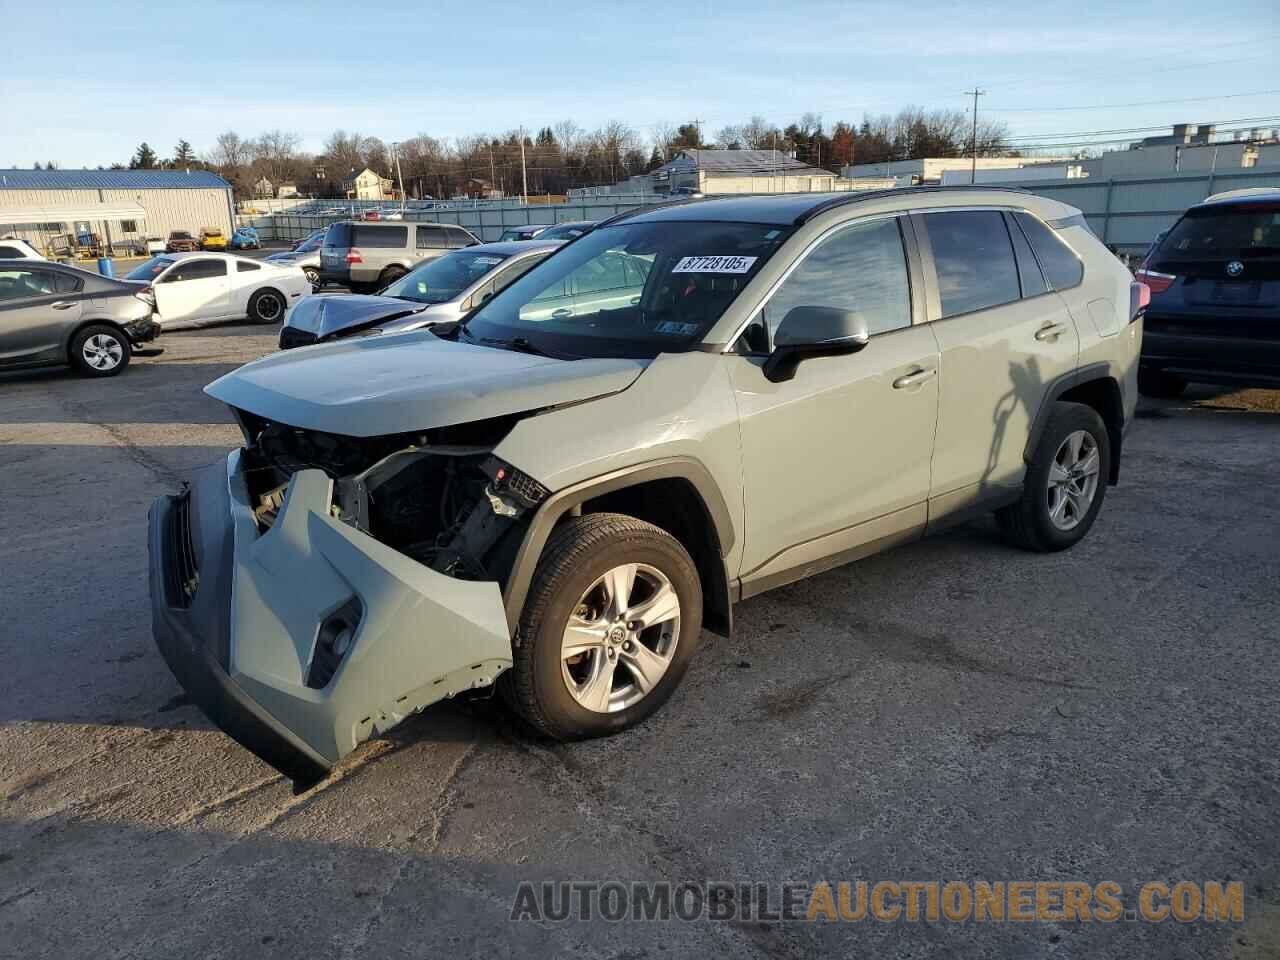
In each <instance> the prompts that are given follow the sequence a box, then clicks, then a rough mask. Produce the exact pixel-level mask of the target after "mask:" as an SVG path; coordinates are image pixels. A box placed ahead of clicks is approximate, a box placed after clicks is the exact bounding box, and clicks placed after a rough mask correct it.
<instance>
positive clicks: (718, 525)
mask: <svg viewBox="0 0 1280 960" xmlns="http://www.w3.org/2000/svg"><path fill="white" fill-rule="evenodd" d="M652 480H685V481H687V482H688V483H689V484H690V485H692V487H693V489H694V491H695V492H696V493H697V495H698V496H699V497H700V498H701V500H702V503H703V505H704V506H705V507H706V508H707V514H708V515H709V516H710V517H711V522H712V524H713V525H714V526H715V530H716V537H717V540H718V541H719V544H720V556H721V557H722V558H723V557H724V556H726V555H727V554H728V553H729V550H730V549H731V548H732V547H733V544H734V536H735V534H734V529H733V520H732V517H731V515H730V513H729V507H728V505H727V504H726V503H725V499H724V495H723V494H722V493H721V492H720V487H719V486H718V485H717V484H716V482H715V480H714V478H712V476H711V472H710V471H709V470H708V469H707V468H706V467H705V466H703V465H702V463H701V462H700V461H698V460H695V459H694V458H692V457H667V458H664V459H662V460H651V461H649V462H648V463H639V464H634V465H632V466H629V467H623V468H622V469H620V470H614V471H611V472H609V473H605V474H601V475H600V476H598V477H592V478H591V479H589V480H583V481H581V482H579V483H575V484H572V485H570V486H568V487H565V488H564V489H563V490H558V491H556V492H555V493H553V494H551V496H549V497H548V498H547V499H546V500H545V501H543V503H542V505H541V506H539V507H538V510H537V512H536V513H535V514H534V515H533V519H532V521H530V523H529V529H528V530H527V531H525V535H524V540H523V541H521V543H520V549H519V550H518V551H517V552H516V558H515V562H514V563H513V564H512V567H511V574H510V575H509V576H508V577H507V582H506V585H505V586H504V587H503V590H502V602H503V605H504V606H505V607H506V613H507V625H508V627H509V628H510V629H511V631H512V633H513V634H514V632H515V629H516V627H517V625H518V624H519V623H520V614H521V611H522V610H523V609H524V602H525V599H526V597H528V595H529V586H530V584H531V583H532V582H533V574H534V571H535V570H536V569H537V567H538V560H539V559H541V557H542V551H543V548H544V547H545V546H546V545H547V540H548V538H549V537H550V536H551V531H552V530H553V529H554V528H555V525H556V524H557V523H558V522H559V521H560V519H561V518H562V517H563V516H564V515H565V514H566V513H568V512H569V511H570V510H572V509H573V508H574V507H578V506H581V505H582V504H583V503H584V502H585V501H587V500H591V499H593V498H595V497H600V496H603V495H604V494H606V493H612V492H613V491H615V490H621V489H623V488H625V487H633V486H637V485H639V484H642V483H647V482H649V481H652ZM725 576H726V585H727V583H728V580H727V577H728V572H727V571H726V573H725Z"/></svg>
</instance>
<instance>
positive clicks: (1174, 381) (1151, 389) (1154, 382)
mask: <svg viewBox="0 0 1280 960" xmlns="http://www.w3.org/2000/svg"><path fill="white" fill-rule="evenodd" d="M1186 389H1187V381H1185V380H1183V379H1182V378H1181V377H1175V376H1173V375H1172V374H1168V373H1165V372H1164V371H1162V370H1143V369H1142V368H1141V367H1139V368H1138V392H1139V393H1140V394H1142V395H1143V396H1144V397H1154V398H1156V399H1158V400H1172V399H1174V398H1176V397H1180V396H1182V392H1183V391H1184V390H1186Z"/></svg>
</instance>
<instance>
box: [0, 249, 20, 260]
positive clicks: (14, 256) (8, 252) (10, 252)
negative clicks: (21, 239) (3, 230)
mask: <svg viewBox="0 0 1280 960" xmlns="http://www.w3.org/2000/svg"><path fill="white" fill-rule="evenodd" d="M22 258H23V253H22V251H21V250H19V249H18V248H17V247H0V260H21V259H22Z"/></svg>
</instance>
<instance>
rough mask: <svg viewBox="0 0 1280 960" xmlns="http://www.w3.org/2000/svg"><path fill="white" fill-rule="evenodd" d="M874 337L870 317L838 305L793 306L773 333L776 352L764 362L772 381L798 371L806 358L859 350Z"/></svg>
mask: <svg viewBox="0 0 1280 960" xmlns="http://www.w3.org/2000/svg"><path fill="white" fill-rule="evenodd" d="M870 340H871V334H870V331H869V330H868V329H867V320H866V318H865V317H864V316H863V315H862V314H860V313H857V312H856V311H853V310H840V309H838V308H836V307H792V308H791V309H790V310H789V311H788V312H787V315H786V316H785V317H783V318H782V323H780V324H779V325H778V332H777V333H776V334H774V337H773V353H771V354H769V359H767V360H766V361H765V362H764V375H765V379H767V380H768V381H769V382H770V383H782V382H784V381H786V380H790V379H791V378H792V377H794V376H795V375H796V367H798V366H799V365H800V361H802V360H810V359H812V358H814V357H839V356H844V355H846V354H850V353H857V352H858V351H859V350H861V349H862V348H863V347H865V346H866V345H867V344H868V343H869V342H870Z"/></svg>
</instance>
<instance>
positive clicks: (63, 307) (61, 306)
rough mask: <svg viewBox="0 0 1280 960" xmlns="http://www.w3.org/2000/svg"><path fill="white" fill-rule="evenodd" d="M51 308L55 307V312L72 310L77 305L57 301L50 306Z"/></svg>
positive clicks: (66, 301) (65, 301)
mask: <svg viewBox="0 0 1280 960" xmlns="http://www.w3.org/2000/svg"><path fill="white" fill-rule="evenodd" d="M49 306H51V307H53V309H55V310H70V309H71V308H72V307H74V306H75V304H74V303H71V302H70V301H68V300H55V301H53V303H51V304H49Z"/></svg>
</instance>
